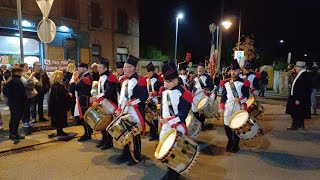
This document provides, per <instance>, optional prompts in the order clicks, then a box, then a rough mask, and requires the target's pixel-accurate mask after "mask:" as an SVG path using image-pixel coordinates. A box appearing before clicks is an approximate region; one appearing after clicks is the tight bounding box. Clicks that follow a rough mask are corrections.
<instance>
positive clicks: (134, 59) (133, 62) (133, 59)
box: [126, 54, 139, 67]
mask: <svg viewBox="0 0 320 180" xmlns="http://www.w3.org/2000/svg"><path fill="white" fill-rule="evenodd" d="M138 62H139V58H137V57H135V56H132V55H131V54H130V55H129V57H128V58H127V61H126V63H128V64H131V65H132V66H134V67H137V64H138Z"/></svg>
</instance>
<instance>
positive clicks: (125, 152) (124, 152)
mask: <svg viewBox="0 0 320 180" xmlns="http://www.w3.org/2000/svg"><path fill="white" fill-rule="evenodd" d="M129 160H130V150H129V145H125V146H124V147H123V150H122V154H121V155H120V156H119V157H117V158H116V163H117V164H123V163H125V162H127V161H129Z"/></svg>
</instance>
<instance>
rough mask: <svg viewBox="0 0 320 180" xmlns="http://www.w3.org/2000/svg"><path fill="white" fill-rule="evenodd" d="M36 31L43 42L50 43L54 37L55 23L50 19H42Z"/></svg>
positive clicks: (55, 31)
mask: <svg viewBox="0 0 320 180" xmlns="http://www.w3.org/2000/svg"><path fill="white" fill-rule="evenodd" d="M37 33H38V37H39V39H40V40H41V41H42V42H43V43H51V42H52V41H53V40H54V38H55V37H56V33H57V30H56V25H55V24H54V22H53V21H52V20H50V19H43V20H41V21H40V23H39V25H38V29H37Z"/></svg>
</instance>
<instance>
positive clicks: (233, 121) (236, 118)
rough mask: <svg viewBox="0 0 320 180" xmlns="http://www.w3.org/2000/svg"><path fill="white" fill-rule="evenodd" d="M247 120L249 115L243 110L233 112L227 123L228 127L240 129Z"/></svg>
mask: <svg viewBox="0 0 320 180" xmlns="http://www.w3.org/2000/svg"><path fill="white" fill-rule="evenodd" d="M248 119H249V113H248V112H247V111H245V110H241V111H237V112H235V113H234V114H233V115H232V116H231V117H230V121H229V127H230V128H232V129H237V128H240V127H241V126H242V125H243V124H245V122H247V120H248Z"/></svg>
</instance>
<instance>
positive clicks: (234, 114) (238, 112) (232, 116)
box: [228, 110, 250, 129]
mask: <svg viewBox="0 0 320 180" xmlns="http://www.w3.org/2000/svg"><path fill="white" fill-rule="evenodd" d="M244 112H246V113H247V114H248V117H249V118H250V116H249V113H248V112H247V111H246V110H240V111H237V112H235V113H233V114H232V115H231V117H230V119H229V123H228V126H229V127H230V125H231V121H232V119H233V118H234V117H236V116H237V115H238V114H240V113H244ZM242 126H243V124H241V126H239V128H240V127H242ZM230 128H231V127H230ZM236 129H237V128H236Z"/></svg>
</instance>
